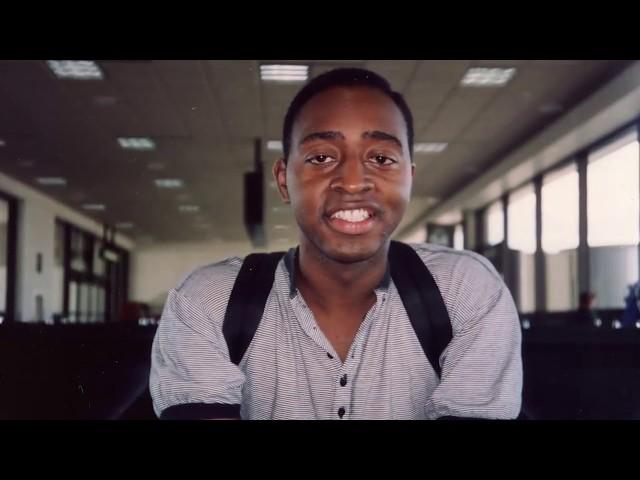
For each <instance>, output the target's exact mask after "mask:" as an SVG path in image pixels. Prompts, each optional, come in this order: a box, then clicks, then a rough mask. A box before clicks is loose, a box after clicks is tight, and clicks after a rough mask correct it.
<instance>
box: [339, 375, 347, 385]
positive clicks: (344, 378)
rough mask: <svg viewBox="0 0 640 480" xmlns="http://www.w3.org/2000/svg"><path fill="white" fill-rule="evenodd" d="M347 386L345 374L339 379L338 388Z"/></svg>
mask: <svg viewBox="0 0 640 480" xmlns="http://www.w3.org/2000/svg"><path fill="white" fill-rule="evenodd" d="M346 384H347V374H346V373H345V374H344V375H343V376H342V378H340V386H341V387H344V386H345V385H346Z"/></svg>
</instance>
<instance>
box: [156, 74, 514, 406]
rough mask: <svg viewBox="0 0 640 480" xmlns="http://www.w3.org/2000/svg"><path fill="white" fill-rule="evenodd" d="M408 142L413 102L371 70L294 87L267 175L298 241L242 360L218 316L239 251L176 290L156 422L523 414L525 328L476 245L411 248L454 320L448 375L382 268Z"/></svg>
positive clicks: (403, 186) (162, 344)
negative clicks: (280, 152) (279, 152)
mask: <svg viewBox="0 0 640 480" xmlns="http://www.w3.org/2000/svg"><path fill="white" fill-rule="evenodd" d="M412 146H413V121H412V116H411V112H410V110H409V108H408V107H407V105H406V103H405V101H404V100H403V98H402V96H401V95H400V94H398V93H395V92H393V91H392V90H391V88H390V86H389V84H388V83H387V82H386V81H385V80H384V79H382V78H381V77H379V76H378V75H376V74H375V73H372V72H369V71H366V70H360V69H339V70H334V71H331V72H328V73H326V74H324V75H322V76H320V77H317V78H316V79H314V80H312V81H311V82H310V83H309V84H308V85H307V86H305V87H304V88H303V89H302V90H301V91H300V93H298V95H297V96H296V98H295V99H294V100H293V102H292V103H291V105H290V107H289V110H288V112H287V115H286V118H285V121H284V129H283V147H284V158H282V159H280V160H278V161H277V162H276V164H275V165H274V168H273V173H274V176H275V179H276V181H277V184H278V188H279V190H280V194H281V196H282V199H283V201H284V202H286V203H291V205H292V207H293V212H294V215H295V219H296V222H297V224H298V226H299V230H300V237H299V238H300V241H299V247H298V248H296V249H291V250H290V251H289V252H288V253H287V254H286V255H285V257H284V258H283V259H282V260H281V261H280V262H279V263H278V266H277V269H276V271H275V279H274V281H273V285H272V287H271V291H270V293H269V296H268V299H267V301H266V305H265V307H264V311H263V314H262V318H261V320H260V323H259V324H258V327H257V330H256V332H255V335H254V336H253V338H252V340H251V343H250V345H249V347H248V348H247V349H246V351H245V352H244V355H243V356H242V359H241V361H239V362H236V363H234V362H232V361H231V358H230V355H229V348H228V345H227V343H226V342H225V337H224V335H223V328H222V326H223V321H224V319H225V312H226V309H227V306H228V303H229V298H230V295H231V291H232V288H233V286H234V282H235V280H236V277H237V276H238V272H239V270H240V268H241V265H242V260H241V259H239V258H230V259H227V260H224V261H222V262H219V263H215V264H213V265H209V266H205V267H202V268H200V269H198V270H196V271H195V272H193V273H191V274H190V275H189V276H187V278H186V279H185V280H184V281H182V283H180V284H179V285H178V286H177V288H176V289H174V290H172V291H171V292H170V293H169V296H168V299H167V302H166V305H165V309H164V313H163V316H162V321H161V322H160V326H159V328H158V331H157V334H156V338H155V340H154V344H153V352H152V370H151V377H150V388H151V394H152V397H153V401H154V409H155V412H156V414H157V415H158V416H160V418H184V419H193V418H242V419H437V418H447V417H463V418H487V419H511V418H516V417H517V416H518V414H519V411H520V402H521V390H522V364H521V356H520V342H521V331H520V325H519V321H518V315H517V312H516V309H515V306H514V303H513V300H512V297H511V295H510V293H509V291H508V289H507V288H506V286H505V284H504V283H503V282H502V280H501V278H500V276H499V275H498V274H497V272H496V271H495V269H494V268H493V267H492V266H491V264H490V263H489V262H488V261H487V260H486V259H484V258H483V257H481V256H479V255H477V254H475V253H472V252H468V251H455V250H452V249H448V248H445V247H439V246H434V245H428V244H422V245H412V247H411V248H413V249H414V250H415V252H416V253H417V254H418V256H419V260H418V261H420V260H421V261H422V262H424V264H425V265H426V266H427V268H428V270H429V271H430V273H431V275H432V276H433V279H434V280H435V283H436V284H437V287H438V290H439V291H440V294H441V296H442V300H444V305H445V306H446V311H447V313H448V316H449V320H450V323H451V332H452V336H451V340H450V342H449V343H448V345H447V346H446V348H445V349H444V351H443V352H442V354H441V355H440V358H439V365H438V366H437V367H436V368H441V372H436V370H435V369H434V367H433V366H432V364H431V363H430V362H429V359H428V358H427V356H426V355H425V351H424V350H423V348H422V347H421V343H420V341H419V340H418V337H417V336H416V331H414V329H413V327H412V324H411V322H410V320H409V317H408V314H407V311H406V310H405V308H404V305H403V302H402V300H401V298H400V296H399V293H398V289H397V288H396V285H395V284H394V281H393V279H392V278H391V277H390V275H389V268H388V267H389V261H388V252H389V247H390V239H391V234H392V233H393V231H394V230H395V229H396V227H397V226H398V224H399V223H400V220H401V219H402V217H403V215H404V213H405V211H406V208H407V205H408V203H409V198H410V193H411V185H412V180H413V175H414V172H415V165H414V164H413V163H412ZM438 373H440V374H439V375H438Z"/></svg>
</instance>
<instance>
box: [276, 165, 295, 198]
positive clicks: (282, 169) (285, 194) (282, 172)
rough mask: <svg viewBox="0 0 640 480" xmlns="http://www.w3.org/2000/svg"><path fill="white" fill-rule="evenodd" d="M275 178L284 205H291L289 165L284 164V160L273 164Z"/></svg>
mask: <svg viewBox="0 0 640 480" xmlns="http://www.w3.org/2000/svg"><path fill="white" fill-rule="evenodd" d="M273 178H274V179H275V181H276V184H277V185H278V191H279V192H280V198H282V201H283V202H284V203H289V202H290V201H291V200H290V199H289V189H288V188H287V164H286V163H285V162H284V158H279V159H278V160H276V162H275V163H274V164H273Z"/></svg>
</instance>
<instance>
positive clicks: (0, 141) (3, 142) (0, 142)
mask: <svg viewBox="0 0 640 480" xmlns="http://www.w3.org/2000/svg"><path fill="white" fill-rule="evenodd" d="M6 146H7V142H5V141H4V140H3V139H1V138H0V147H6Z"/></svg>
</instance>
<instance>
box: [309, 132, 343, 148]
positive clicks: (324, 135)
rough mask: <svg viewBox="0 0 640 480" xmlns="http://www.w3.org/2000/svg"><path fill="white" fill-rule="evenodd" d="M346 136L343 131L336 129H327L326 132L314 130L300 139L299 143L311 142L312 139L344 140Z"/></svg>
mask: <svg viewBox="0 0 640 480" xmlns="http://www.w3.org/2000/svg"><path fill="white" fill-rule="evenodd" d="M344 139H345V137H344V135H343V134H342V133H341V132H338V131H335V130H327V131H325V132H313V133H310V134H309V135H307V136H305V137H304V138H303V139H302V140H300V143H299V145H302V144H303V143H306V142H310V141H312V140H344Z"/></svg>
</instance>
